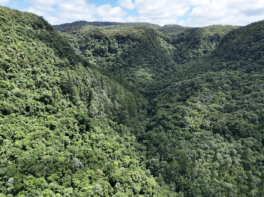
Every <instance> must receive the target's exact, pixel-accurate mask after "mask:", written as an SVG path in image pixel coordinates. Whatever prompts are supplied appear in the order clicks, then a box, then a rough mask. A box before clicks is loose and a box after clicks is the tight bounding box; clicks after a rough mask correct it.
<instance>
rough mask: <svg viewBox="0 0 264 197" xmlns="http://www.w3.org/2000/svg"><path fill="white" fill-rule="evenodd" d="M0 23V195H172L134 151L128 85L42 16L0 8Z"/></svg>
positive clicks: (133, 106)
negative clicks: (102, 69)
mask: <svg viewBox="0 0 264 197" xmlns="http://www.w3.org/2000/svg"><path fill="white" fill-rule="evenodd" d="M0 26H1V28H0V62H1V67H0V78H1V82H0V123H1V124H0V130H1V133H0V158H1V159H0V193H1V194H0V196H133V195H144V196H157V195H158V194H163V193H164V194H165V195H167V196H172V195H173V194H172V193H170V191H169V190H167V191H165V190H166V186H165V187H164V188H161V187H160V186H159V185H158V184H157V182H156V180H155V178H154V177H153V176H152V175H151V174H150V172H149V171H148V170H146V168H145V160H144V157H140V154H139V153H138V151H137V150H136V146H137V142H136V141H135V137H134V136H133V135H132V134H131V133H130V128H129V127H128V126H129V125H130V124H134V123H133V122H134V121H136V120H137V116H138V114H137V111H138V107H137V103H136V101H135V99H134V96H133V95H132V94H131V93H130V92H128V91H127V90H126V89H125V88H123V87H122V86H120V85H119V84H118V83H117V82H116V81H114V80H111V79H109V78H107V77H105V76H103V75H102V74H100V73H99V72H98V71H95V70H93V69H91V68H89V66H90V64H89V63H88V62H87V61H86V60H83V58H81V57H80V56H77V55H76V54H75V52H74V50H73V49H72V48H71V46H70V45H69V44H68V43H67V42H65V40H64V39H63V38H62V37H60V36H59V35H58V34H57V33H56V32H55V31H54V30H53V28H52V27H51V26H50V25H49V24H48V23H47V22H46V21H45V20H43V19H42V18H40V17H37V16H36V15H34V14H31V13H23V12H19V11H15V10H10V9H7V8H3V7H0ZM82 63H83V64H82ZM126 125H128V126H126ZM138 126H140V125H138Z"/></svg>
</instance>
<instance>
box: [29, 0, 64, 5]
mask: <svg viewBox="0 0 264 197" xmlns="http://www.w3.org/2000/svg"><path fill="white" fill-rule="evenodd" d="M26 2H28V3H31V4H33V5H46V6H52V5H55V4H58V3H61V2H63V0H26Z"/></svg>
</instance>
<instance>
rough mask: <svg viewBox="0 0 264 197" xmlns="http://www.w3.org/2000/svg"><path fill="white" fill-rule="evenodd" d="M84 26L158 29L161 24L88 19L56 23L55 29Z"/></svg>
mask: <svg viewBox="0 0 264 197" xmlns="http://www.w3.org/2000/svg"><path fill="white" fill-rule="evenodd" d="M82 26H99V27H104V26H123V27H134V26H144V27H151V28H155V29H158V28H160V26H159V25H155V24H151V23H118V22H100V21H95V22H87V21H77V22H73V23H65V24H61V25H54V26H53V27H54V29H56V30H58V31H62V30H64V29H67V28H72V27H74V28H75V27H82Z"/></svg>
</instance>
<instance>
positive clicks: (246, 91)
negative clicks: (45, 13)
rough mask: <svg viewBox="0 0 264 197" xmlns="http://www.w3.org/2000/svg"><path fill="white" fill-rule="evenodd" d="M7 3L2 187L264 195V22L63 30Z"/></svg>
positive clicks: (69, 192)
mask: <svg viewBox="0 0 264 197" xmlns="http://www.w3.org/2000/svg"><path fill="white" fill-rule="evenodd" d="M0 9H1V10H0V11H1V12H0V25H1V28H0V65H1V67H0V70H1V71H0V77H1V83H0V112H1V113H0V122H1V124H0V131H1V133H0V151H1V152H0V158H1V159H0V193H1V194H0V196H1V195H2V196H8V195H9V196H12V195H13V196H186V197H194V196H195V197H199V196H205V197H212V196H213V197H214V196H215V197H217V196H221V197H227V196H264V173H263V169H264V149H263V143H264V126H263V121H264V115H263V114H264V100H263V96H264V95H263V94H264V89H263V87H264V83H263V82H264V81H263V79H264V70H263V62H262V61H263V60H262V59H263V55H264V54H263V50H262V48H263V47H262V41H263V38H264V34H263V27H264V26H263V21H261V22H257V23H253V24H251V25H248V26H246V27H240V28H238V27H232V26H209V27H205V28H191V29H186V28H182V27H178V26H165V27H163V29H162V28H159V29H158V30H157V28H155V27H154V28H150V27H146V26H144V25H143V26H136V27H134V26H133V27H126V26H122V25H110V26H105V25H107V24H103V27H95V24H94V25H93V24H91V25H86V23H84V24H80V23H79V22H77V23H74V24H72V25H71V24H70V25H66V26H65V27H63V26H62V28H61V30H62V31H61V32H59V34H58V33H57V32H55V31H54V30H53V29H52V27H51V26H50V25H49V24H48V23H47V22H46V21H44V20H43V19H41V18H39V17H37V16H35V15H33V14H29V13H22V12H18V11H13V10H9V9H6V8H2V7H0ZM75 24H76V25H77V24H79V25H77V26H76V25H75ZM100 24H101V23H99V25H100ZM76 52H77V53H79V54H80V56H79V55H77V54H76ZM102 73H103V74H104V75H103V74H102ZM105 75H107V76H108V77H106V76H105ZM114 79H115V80H114ZM117 81H118V82H117ZM138 92H140V93H138Z"/></svg>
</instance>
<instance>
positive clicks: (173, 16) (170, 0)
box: [118, 0, 210, 25]
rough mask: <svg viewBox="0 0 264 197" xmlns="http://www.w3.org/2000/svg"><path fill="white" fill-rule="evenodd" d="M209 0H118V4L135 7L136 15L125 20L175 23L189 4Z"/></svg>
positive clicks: (185, 12) (186, 11)
mask: <svg viewBox="0 0 264 197" xmlns="http://www.w3.org/2000/svg"><path fill="white" fill-rule="evenodd" d="M209 1H210V0H200V1H195V0H185V1H182V0H162V1H161V0H135V2H134V3H133V2H132V1H131V0H119V1H118V4H119V5H120V6H122V7H124V8H127V9H135V10H136V11H137V12H138V13H139V16H138V17H128V18H127V21H144V22H151V23H155V24H160V25H165V24H170V23H177V22H178V21H177V18H178V17H181V16H184V15H186V14H187V13H188V11H189V10H190V9H191V6H196V5H204V4H206V3H208V2H209Z"/></svg>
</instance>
